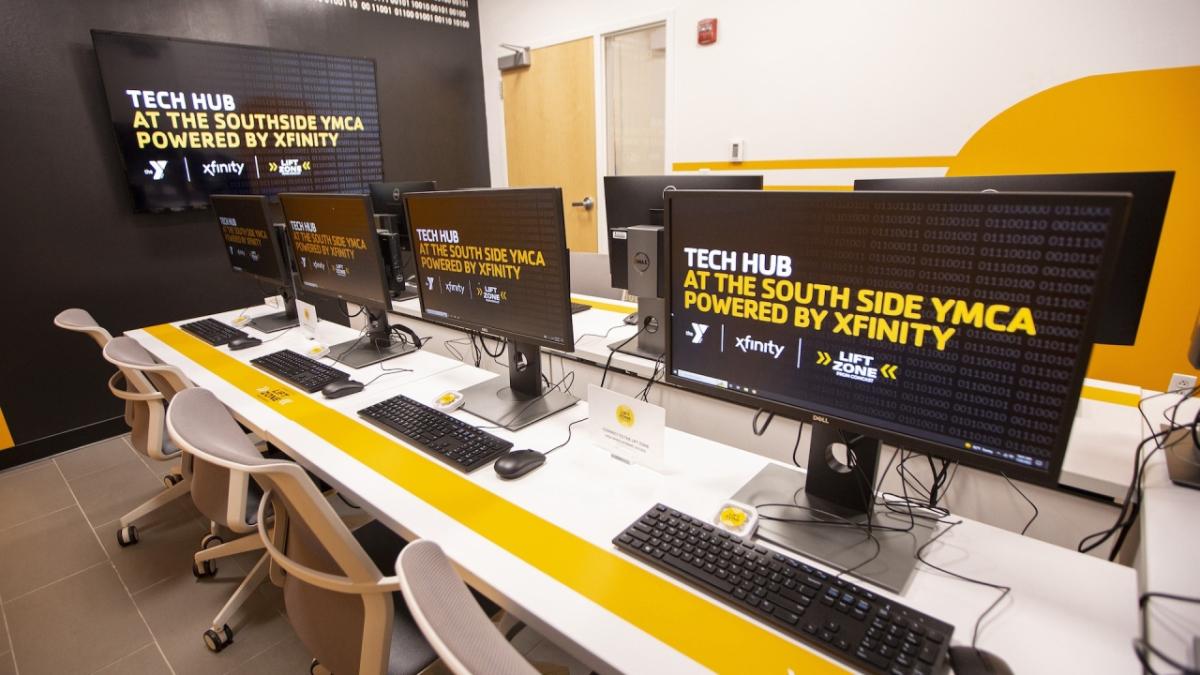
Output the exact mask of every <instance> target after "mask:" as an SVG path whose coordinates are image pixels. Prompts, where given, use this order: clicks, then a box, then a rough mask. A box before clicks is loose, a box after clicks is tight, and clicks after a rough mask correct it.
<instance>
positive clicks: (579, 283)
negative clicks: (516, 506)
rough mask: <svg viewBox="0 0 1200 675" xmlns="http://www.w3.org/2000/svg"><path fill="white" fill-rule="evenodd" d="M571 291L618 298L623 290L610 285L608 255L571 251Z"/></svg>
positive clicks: (613, 298)
mask: <svg viewBox="0 0 1200 675" xmlns="http://www.w3.org/2000/svg"><path fill="white" fill-rule="evenodd" d="M571 292H572V293H583V294H584V295H594V296H596V297H599V298H610V299H612V300H620V299H621V298H622V296H623V291H621V290H620V289H617V288H613V287H612V275H610V274H609V269H608V255H607V254H604V253H577V252H575V251H571Z"/></svg>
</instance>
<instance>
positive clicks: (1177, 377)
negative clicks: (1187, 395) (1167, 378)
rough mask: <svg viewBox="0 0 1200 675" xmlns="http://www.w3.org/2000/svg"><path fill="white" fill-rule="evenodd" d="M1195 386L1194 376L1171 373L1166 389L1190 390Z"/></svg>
mask: <svg viewBox="0 0 1200 675" xmlns="http://www.w3.org/2000/svg"><path fill="white" fill-rule="evenodd" d="M1195 388H1196V376H1195V375H1184V374H1183V373H1175V374H1174V375H1171V384H1170V385H1169V386H1167V391H1182V392H1186V391H1191V390H1192V389H1195Z"/></svg>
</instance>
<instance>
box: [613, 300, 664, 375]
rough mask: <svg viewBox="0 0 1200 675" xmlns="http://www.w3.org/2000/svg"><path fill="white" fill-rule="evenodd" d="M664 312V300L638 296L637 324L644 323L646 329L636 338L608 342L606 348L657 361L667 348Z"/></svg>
mask: <svg viewBox="0 0 1200 675" xmlns="http://www.w3.org/2000/svg"><path fill="white" fill-rule="evenodd" d="M666 313H667V301H666V300H663V299H662V298H646V297H642V296H638V311H637V317H638V321H639V323H638V324H637V325H639V326H640V325H645V326H646V329H645V330H643V331H642V332H641V333H640V334H639V335H638V336H637V338H635V339H633V340H617V341H616V342H613V343H611V344H609V345H608V348H609V349H611V350H613V351H615V352H618V353H621V354H630V355H632V356H640V357H642V358H644V359H650V360H651V361H658V360H659V359H661V358H662V357H663V352H665V351H666V350H667V331H666V325H667V322H666V318H665V317H666ZM646 322H649V323H646ZM622 345H624V346H622Z"/></svg>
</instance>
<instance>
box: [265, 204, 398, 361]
mask: <svg viewBox="0 0 1200 675" xmlns="http://www.w3.org/2000/svg"><path fill="white" fill-rule="evenodd" d="M279 203H280V204H281V205H282V206H283V213H284V218H285V220H286V221H287V227H288V231H289V234H290V237H289V241H290V242H291V249H292V256H293V257H294V259H295V260H296V263H297V264H296V270H297V273H298V274H299V276H300V284H301V286H302V287H303V288H305V289H308V290H310V291H312V292H315V293H318V294H320V295H324V296H327V297H331V298H336V299H338V300H343V301H346V302H353V303H355V304H357V305H360V306H362V308H363V311H365V312H366V313H367V316H368V325H367V327H366V328H365V329H364V332H363V334H362V335H361V336H360V337H359V338H357V339H355V340H351V341H349V342H345V343H342V344H338V345H334V346H332V347H330V348H329V356H330V357H331V358H333V359H335V360H337V361H339V362H341V363H344V364H346V365H348V366H350V367H351V368H362V367H363V366H367V365H370V364H372V363H378V362H380V361H384V360H387V359H390V358H394V357H397V356H401V355H403V354H407V353H409V352H411V351H415V350H416V349H418V348H419V347H420V344H419V342H418V341H417V340H416V339H415V338H400V339H397V338H396V337H395V336H394V335H393V330H404V329H403V328H402V327H400V326H391V325H390V324H389V323H388V318H387V310H388V309H389V308H390V307H391V297H390V296H389V295H388V287H387V280H386V279H385V278H384V270H383V260H382V258H381V256H380V252H379V237H378V236H377V235H376V232H375V217H374V214H373V213H372V212H371V202H370V199H369V198H368V197H367V196H366V195H353V194H295V193H285V194H281V195H279ZM406 332H408V333H410V332H409V331H406Z"/></svg>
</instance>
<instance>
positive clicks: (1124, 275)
mask: <svg viewBox="0 0 1200 675" xmlns="http://www.w3.org/2000/svg"><path fill="white" fill-rule="evenodd" d="M1174 180H1175V172H1174V171H1150V172H1137V173H1064V174H1032V175H1018V176H947V177H944V178H878V179H870V180H856V181H854V189H855V190H918V191H922V192H925V191H931V192H940V191H954V192H958V191H963V190H968V191H973V192H975V191H983V190H994V191H997V192H1128V193H1130V194H1132V195H1133V208H1132V210H1130V212H1129V224H1128V225H1127V226H1126V228H1125V237H1124V240H1123V241H1122V242H1121V247H1120V253H1119V257H1118V258H1117V263H1116V265H1117V267H1116V272H1115V274H1114V277H1115V278H1117V279H1120V280H1121V282H1120V283H1117V284H1113V285H1112V287H1111V288H1110V289H1109V291H1108V299H1107V301H1106V302H1104V303H1103V304H1102V305H1101V307H1100V328H1099V330H1097V331H1096V342H1098V343H1101V344H1108V345H1132V344H1133V343H1134V341H1135V340H1136V339H1137V332H1138V324H1139V323H1140V322H1141V319H1142V307H1143V305H1144V303H1145V301H1146V289H1147V288H1148V287H1149V285H1150V272H1151V270H1153V268H1154V256H1155V254H1156V253H1157V251H1158V238H1159V235H1160V234H1162V226H1163V218H1165V217H1166V214H1167V202H1168V201H1169V200H1170V197H1171V185H1172V183H1173V182H1174Z"/></svg>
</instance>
